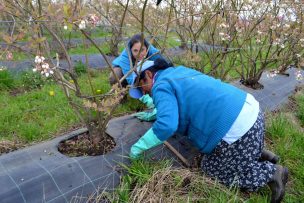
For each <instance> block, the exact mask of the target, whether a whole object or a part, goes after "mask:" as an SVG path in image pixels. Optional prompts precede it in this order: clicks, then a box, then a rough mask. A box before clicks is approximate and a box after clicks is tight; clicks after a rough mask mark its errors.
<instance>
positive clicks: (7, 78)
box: [0, 66, 15, 90]
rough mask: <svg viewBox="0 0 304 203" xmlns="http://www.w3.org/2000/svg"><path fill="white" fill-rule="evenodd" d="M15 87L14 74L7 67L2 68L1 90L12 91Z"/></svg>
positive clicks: (0, 75)
mask: <svg viewBox="0 0 304 203" xmlns="http://www.w3.org/2000/svg"><path fill="white" fill-rule="evenodd" d="M13 87H15V81H14V78H13V76H12V74H11V73H10V72H9V71H8V70H7V68H6V67H3V66H1V67H0V90H3V89H4V90H7V89H12V88H13Z"/></svg>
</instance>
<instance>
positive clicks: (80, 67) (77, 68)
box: [74, 61, 87, 76]
mask: <svg viewBox="0 0 304 203" xmlns="http://www.w3.org/2000/svg"><path fill="white" fill-rule="evenodd" d="M74 68H75V72H76V74H77V75H78V76H80V75H81V74H83V73H86V72H87V67H86V65H85V64H84V63H82V62H81V61H77V63H76V65H75V67H74Z"/></svg>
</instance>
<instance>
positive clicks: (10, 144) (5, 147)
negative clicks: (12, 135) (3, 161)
mask: <svg viewBox="0 0 304 203" xmlns="http://www.w3.org/2000/svg"><path fill="white" fill-rule="evenodd" d="M22 147H24V145H23V144H21V143H18V142H16V141H9V140H3V141H0V155H1V154H6V153H9V152H12V151H15V150H17V149H19V148H22Z"/></svg>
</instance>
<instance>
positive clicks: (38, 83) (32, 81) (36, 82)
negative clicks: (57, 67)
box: [21, 71, 46, 90]
mask: <svg viewBox="0 0 304 203" xmlns="http://www.w3.org/2000/svg"><path fill="white" fill-rule="evenodd" d="M21 83H22V86H23V87H24V89H26V90H33V89H40V88H41V87H42V86H43V85H44V84H45V83H46V80H44V79H43V78H42V76H41V74H39V73H37V72H32V71H26V72H23V73H22V74H21Z"/></svg>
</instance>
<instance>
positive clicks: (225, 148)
mask: <svg viewBox="0 0 304 203" xmlns="http://www.w3.org/2000/svg"><path fill="white" fill-rule="evenodd" d="M141 70H142V72H141V74H140V76H139V85H138V86H135V84H133V87H132V88H131V89H130V96H131V97H133V98H140V97H141V96H142V95H144V94H150V95H151V96H152V98H153V101H154V104H155V106H156V108H157V110H158V112H157V117H156V121H155V122H154V124H153V126H152V128H151V129H149V130H148V131H147V132H146V133H145V134H144V135H143V136H142V137H141V138H140V139H139V140H138V141H137V142H136V143H135V144H134V145H133V146H132V147H131V152H130V156H131V157H132V158H137V157H138V156H140V154H142V152H143V151H145V150H147V149H149V148H151V147H154V146H157V145H159V144H161V143H163V142H164V141H165V140H167V139H168V138H169V137H171V136H172V135H173V134H174V133H178V134H182V135H185V136H188V138H189V139H190V140H191V141H192V143H193V144H194V145H195V146H196V147H197V148H198V149H199V150H200V151H201V152H202V153H203V154H204V155H203V159H202V162H201V169H202V171H203V172H204V173H205V174H206V175H208V176H210V177H212V178H216V179H217V180H219V181H220V182H221V183H223V184H225V185H227V186H237V187H240V188H242V189H245V190H249V191H255V190H257V189H258V188H260V187H263V186H265V185H269V187H270V189H271V191H272V196H271V202H280V201H281V200H282V198H283V196H284V192H285V184H286V182H287V177H288V170H287V168H285V167H283V166H281V165H276V164H273V163H271V162H269V161H265V160H262V159H261V155H262V151H263V145H264V128H265V126H264V116H263V113H262V112H261V111H260V108H259V103H258V102H257V101H256V100H255V98H254V97H253V96H252V95H250V94H249V93H246V92H244V91H243V90H241V89H238V88H236V87H234V86H232V85H229V84H227V83H224V82H221V81H220V80H218V79H214V78H212V77H209V76H207V75H204V74H202V73H200V72H197V71H195V70H193V69H190V68H186V67H184V66H177V67H170V66H169V65H168V64H167V63H166V62H165V61H164V60H162V59H157V60H155V61H146V62H144V63H143V65H142V69H141ZM134 81H136V79H134Z"/></svg>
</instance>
